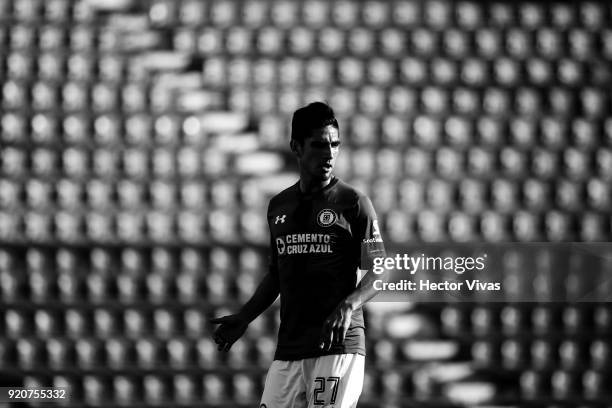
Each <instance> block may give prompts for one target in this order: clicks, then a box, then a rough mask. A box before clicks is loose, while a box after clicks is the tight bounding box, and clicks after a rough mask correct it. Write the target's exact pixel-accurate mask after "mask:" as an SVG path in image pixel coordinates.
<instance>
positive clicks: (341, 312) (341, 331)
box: [319, 302, 353, 351]
mask: <svg viewBox="0 0 612 408" xmlns="http://www.w3.org/2000/svg"><path fill="white" fill-rule="evenodd" d="M352 316H353V307H352V306H351V305H350V304H349V303H346V302H342V303H340V304H339V305H338V306H336V308H335V309H334V311H333V312H332V313H331V314H330V315H329V317H328V318H327V319H326V320H325V323H323V330H322V331H321V339H320V341H319V348H321V349H323V350H325V351H327V350H329V349H330V348H331V347H332V345H338V344H342V343H344V337H345V336H346V332H347V331H348V329H349V326H350V325H351V317H352Z"/></svg>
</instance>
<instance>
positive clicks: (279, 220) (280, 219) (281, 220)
mask: <svg viewBox="0 0 612 408" xmlns="http://www.w3.org/2000/svg"><path fill="white" fill-rule="evenodd" d="M286 217H287V215H286V214H283V215H277V216H276V219H274V225H276V224H278V223H279V222H280V223H281V224H284V223H285V218H286Z"/></svg>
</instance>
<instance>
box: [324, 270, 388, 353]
mask: <svg viewBox="0 0 612 408" xmlns="http://www.w3.org/2000/svg"><path fill="white" fill-rule="evenodd" d="M387 279H388V275H387V274H386V273H384V272H383V273H382V274H380V275H377V274H375V273H373V272H371V271H369V272H366V273H365V275H364V276H363V278H362V279H361V281H360V282H359V284H358V285H357V287H356V288H355V290H354V291H353V292H352V293H351V294H350V295H349V296H347V298H346V299H344V301H342V302H341V303H340V304H339V305H338V306H336V308H335V309H334V311H333V312H332V313H331V314H330V315H329V317H328V318H327V320H325V323H324V324H323V329H322V331H321V342H320V345H319V347H320V348H322V349H323V350H329V349H330V348H331V346H332V345H333V344H341V343H342V342H344V338H345V336H346V332H347V331H348V329H349V326H350V324H351V316H352V315H353V311H354V310H355V309H357V308H359V307H361V306H363V305H364V304H365V303H367V302H368V301H369V300H371V299H372V298H373V297H374V296H376V295H377V294H378V291H377V290H376V289H374V281H375V280H383V281H386V280H387Z"/></svg>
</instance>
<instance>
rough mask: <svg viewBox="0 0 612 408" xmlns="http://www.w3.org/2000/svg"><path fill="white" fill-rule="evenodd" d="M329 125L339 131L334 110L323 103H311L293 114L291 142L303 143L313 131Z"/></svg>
mask: <svg viewBox="0 0 612 408" xmlns="http://www.w3.org/2000/svg"><path fill="white" fill-rule="evenodd" d="M329 125H331V126H333V127H335V128H336V129H338V130H340V126H338V121H337V120H336V116H335V115H334V110H333V109H332V108H331V107H330V106H329V105H327V104H326V103H324V102H312V103H310V104H308V105H306V106H304V107H302V108H300V109H298V110H296V111H295V112H294V113H293V119H292V120H291V140H295V141H297V142H299V143H303V142H304V139H306V138H307V137H309V136H310V134H311V133H312V131H313V130H315V129H321V128H324V127H325V126H329Z"/></svg>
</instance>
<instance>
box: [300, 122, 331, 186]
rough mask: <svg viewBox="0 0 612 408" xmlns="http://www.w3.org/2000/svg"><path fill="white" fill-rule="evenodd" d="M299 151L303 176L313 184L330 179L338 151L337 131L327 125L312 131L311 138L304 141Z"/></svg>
mask: <svg viewBox="0 0 612 408" xmlns="http://www.w3.org/2000/svg"><path fill="white" fill-rule="evenodd" d="M301 150H302V152H301V156H300V157H299V161H300V169H301V173H302V175H303V176H305V177H308V178H310V179H311V180H312V181H315V182H317V181H323V182H324V181H327V180H329V179H331V176H332V170H333V168H334V165H335V164H336V157H338V152H339V150H340V136H339V134H338V129H336V128H335V127H333V126H331V125H329V126H326V127H324V128H321V129H316V130H313V131H312V133H311V136H310V137H308V138H306V139H304V145H303V147H302V149H301Z"/></svg>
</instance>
